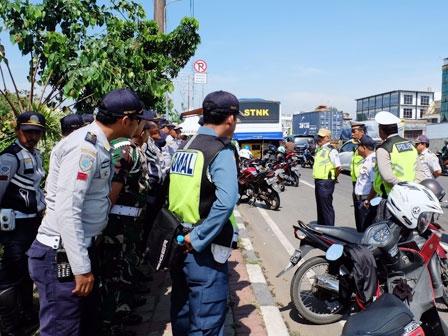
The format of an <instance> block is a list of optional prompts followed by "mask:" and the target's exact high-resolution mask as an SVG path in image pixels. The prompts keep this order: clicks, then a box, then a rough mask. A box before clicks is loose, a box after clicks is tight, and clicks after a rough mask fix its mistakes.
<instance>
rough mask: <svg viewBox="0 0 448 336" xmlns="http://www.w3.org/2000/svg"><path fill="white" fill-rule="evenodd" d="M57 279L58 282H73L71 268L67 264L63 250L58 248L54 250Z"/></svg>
mask: <svg viewBox="0 0 448 336" xmlns="http://www.w3.org/2000/svg"><path fill="white" fill-rule="evenodd" d="M56 267H57V278H58V280H59V281H60V282H69V281H73V280H74V276H73V272H72V268H71V266H70V263H69V262H68V257H67V253H66V252H65V249H64V248H62V247H60V248H58V249H57V250H56Z"/></svg>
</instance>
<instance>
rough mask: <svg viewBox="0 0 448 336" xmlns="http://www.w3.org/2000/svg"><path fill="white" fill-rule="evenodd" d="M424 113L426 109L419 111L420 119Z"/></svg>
mask: <svg viewBox="0 0 448 336" xmlns="http://www.w3.org/2000/svg"><path fill="white" fill-rule="evenodd" d="M425 112H426V109H420V119H421V118H423V116H424V114H425Z"/></svg>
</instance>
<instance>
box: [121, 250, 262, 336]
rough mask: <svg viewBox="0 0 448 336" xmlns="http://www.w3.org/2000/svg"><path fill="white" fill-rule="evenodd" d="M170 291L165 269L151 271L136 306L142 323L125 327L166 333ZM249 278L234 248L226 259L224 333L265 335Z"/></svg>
mask: <svg viewBox="0 0 448 336" xmlns="http://www.w3.org/2000/svg"><path fill="white" fill-rule="evenodd" d="M170 293H171V279H170V275H169V272H158V273H156V274H154V280H153V281H152V284H151V291H150V293H149V294H148V295H147V296H146V298H147V300H148V301H147V303H146V305H144V306H142V307H140V308H139V309H137V310H136V312H137V313H138V314H141V315H142V316H143V323H142V324H140V325H138V326H136V327H133V328H129V329H130V330H134V331H136V332H137V336H161V335H163V336H170V335H172V332H171V323H170ZM258 307H259V306H258V304H257V302H256V298H255V295H254V292H253V290H252V287H251V283H250V282H249V276H248V273H247V271H246V267H245V264H244V259H243V256H242V254H241V251H239V250H235V251H233V253H232V256H231V258H230V259H229V312H228V314H227V318H226V322H225V329H224V330H225V332H224V335H225V336H234V335H238V336H240V335H256V336H266V335H267V333H266V330H265V326H264V323H263V318H262V317H261V314H260V310H259V308H258Z"/></svg>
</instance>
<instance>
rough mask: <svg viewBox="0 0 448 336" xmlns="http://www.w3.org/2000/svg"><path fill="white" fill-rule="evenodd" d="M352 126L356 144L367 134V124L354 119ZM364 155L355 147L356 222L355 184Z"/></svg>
mask: <svg viewBox="0 0 448 336" xmlns="http://www.w3.org/2000/svg"><path fill="white" fill-rule="evenodd" d="M351 127H352V141H353V143H354V144H357V143H358V142H359V140H361V138H362V137H363V136H364V134H366V133H367V132H366V126H365V124H364V123H361V122H357V121H354V122H352V123H351ZM362 161H363V157H362V156H361V155H360V154H359V153H358V149H357V147H355V149H354V152H353V156H352V161H351V163H350V176H351V177H352V184H353V209H354V211H355V222H356V223H358V222H359V208H358V207H357V206H356V204H357V200H356V197H355V185H356V180H357V179H358V176H359V170H360V169H361V165H362Z"/></svg>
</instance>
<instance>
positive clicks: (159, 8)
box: [154, 0, 166, 33]
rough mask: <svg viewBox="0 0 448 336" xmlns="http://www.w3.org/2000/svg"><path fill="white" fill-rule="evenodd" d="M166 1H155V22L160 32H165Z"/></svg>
mask: <svg viewBox="0 0 448 336" xmlns="http://www.w3.org/2000/svg"><path fill="white" fill-rule="evenodd" d="M165 10H166V0H154V21H156V22H157V24H158V25H159V31H160V32H161V33H164V32H165Z"/></svg>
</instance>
